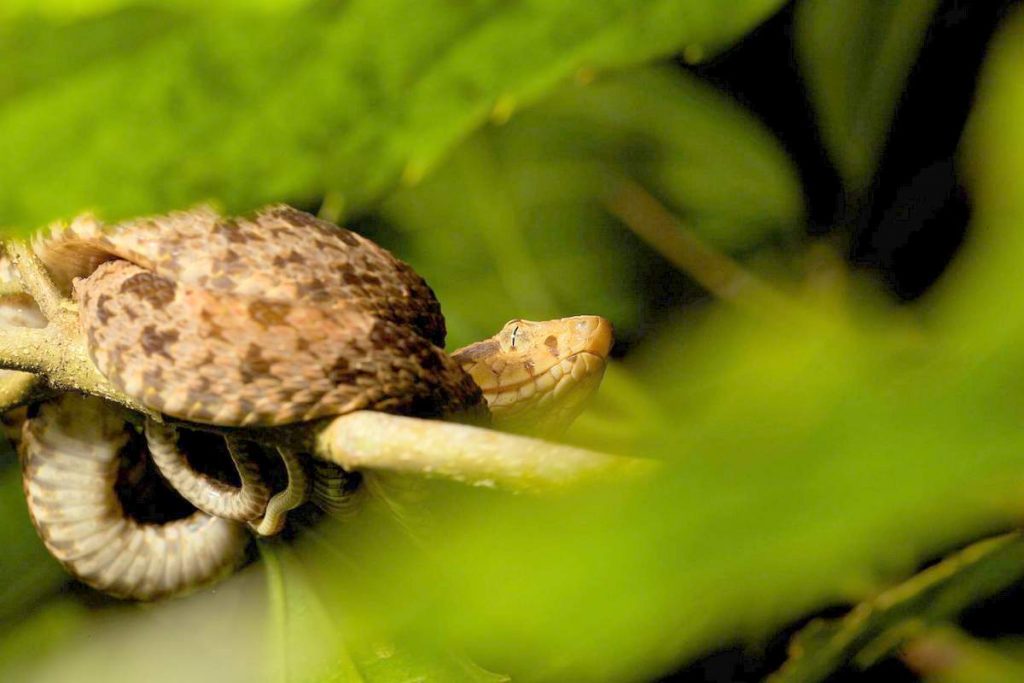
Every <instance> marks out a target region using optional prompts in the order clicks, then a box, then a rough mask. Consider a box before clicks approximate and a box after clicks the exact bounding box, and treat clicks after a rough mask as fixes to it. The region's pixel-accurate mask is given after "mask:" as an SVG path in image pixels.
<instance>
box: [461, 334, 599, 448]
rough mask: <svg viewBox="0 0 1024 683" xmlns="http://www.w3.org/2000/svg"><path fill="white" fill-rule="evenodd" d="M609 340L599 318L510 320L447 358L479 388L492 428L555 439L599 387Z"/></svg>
mask: <svg viewBox="0 0 1024 683" xmlns="http://www.w3.org/2000/svg"><path fill="white" fill-rule="evenodd" d="M612 341H613V333H612V325H611V323H609V322H608V321H607V320H605V319H604V318H601V317H600V316H595V315H580V316H574V317H571V318H559V319H557V320H546V321H543V322H535V321H531V320H512V321H509V322H508V323H506V324H505V326H504V327H503V328H502V329H501V331H500V332H498V334H496V335H494V336H493V337H491V338H489V339H485V340H483V341H479V342H476V343H475V344H470V345H469V346H466V347H464V348H462V349H459V350H457V351H455V352H454V353H453V354H452V357H453V358H454V359H455V361H456V362H458V363H459V364H460V365H461V366H462V368H463V370H465V371H466V372H467V373H468V374H469V375H470V377H472V378H473V380H474V381H475V382H476V383H477V384H478V385H479V386H480V388H481V390H482V391H483V393H484V397H485V398H486V399H487V405H488V408H490V411H491V415H492V418H493V422H494V425H495V426H496V427H498V428H499V429H504V430H507V431H514V432H528V433H530V434H538V435H544V436H556V435H558V434H560V433H561V432H563V431H564V430H565V429H566V428H567V427H568V426H569V424H570V423H571V422H572V421H573V420H574V419H576V416H577V415H579V413H580V411H582V410H583V408H584V406H585V405H586V402H587V399H589V398H590V397H591V396H592V395H593V394H594V392H595V390H596V389H597V387H598V386H599V385H600V383H601V378H602V377H603V375H604V369H605V365H606V363H607V359H608V353H609V352H610V351H611V347H612Z"/></svg>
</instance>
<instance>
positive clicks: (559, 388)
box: [484, 351, 605, 408]
mask: <svg viewBox="0 0 1024 683" xmlns="http://www.w3.org/2000/svg"><path fill="white" fill-rule="evenodd" d="M604 367H605V357H604V356H602V355H599V354H596V353H593V352H591V351H577V352H576V353H574V354H572V355H569V356H566V357H565V358H562V359H561V360H560V361H559V362H558V363H555V364H554V365H552V366H551V367H550V368H548V369H547V370H546V371H544V372H541V373H537V374H536V375H535V376H534V377H532V378H531V379H526V380H522V381H520V382H515V383H511V384H502V385H500V386H494V387H490V388H487V389H485V390H484V395H485V396H486V397H487V402H488V404H489V405H490V406H491V407H492V408H502V407H504V406H508V405H510V404H512V403H514V402H516V401H525V400H528V399H533V400H540V399H541V398H542V397H544V398H546V397H551V398H552V399H554V398H558V397H559V396H561V395H562V394H564V393H565V392H567V391H570V390H571V388H572V387H573V386H575V385H576V384H578V383H580V382H582V380H583V379H584V378H586V377H587V376H589V375H593V374H595V373H601V372H602V371H603V370H604ZM538 394H539V395H540V396H538Z"/></svg>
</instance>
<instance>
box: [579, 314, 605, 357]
mask: <svg viewBox="0 0 1024 683" xmlns="http://www.w3.org/2000/svg"><path fill="white" fill-rule="evenodd" d="M572 325H573V329H574V331H575V333H576V337H577V339H579V340H580V346H579V350H580V351H585V352H587V353H592V354H594V355H595V356H600V357H601V358H607V357H608V354H609V353H611V350H612V344H613V343H614V341H615V331H614V329H613V327H612V324H611V323H610V322H609V321H608V320H606V319H605V318H602V317H601V316H599V315H578V316H575V317H574V318H573V319H572Z"/></svg>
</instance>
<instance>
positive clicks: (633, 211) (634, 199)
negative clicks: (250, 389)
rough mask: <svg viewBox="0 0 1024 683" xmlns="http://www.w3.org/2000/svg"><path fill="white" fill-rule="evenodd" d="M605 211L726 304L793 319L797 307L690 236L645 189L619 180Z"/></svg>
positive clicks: (676, 219) (607, 201)
mask: <svg viewBox="0 0 1024 683" xmlns="http://www.w3.org/2000/svg"><path fill="white" fill-rule="evenodd" d="M605 205H606V206H607V208H608V210H609V211H611V212H612V213H613V214H614V215H615V216H617V217H618V218H619V219H620V220H621V221H622V222H623V223H625V224H626V225H627V226H628V227H629V228H630V230H632V231H633V232H634V233H635V234H636V235H637V236H638V237H640V239H642V240H643V241H645V242H647V244H649V245H650V246H651V247H653V248H654V249H655V250H656V251H657V252H658V253H660V254H661V255H662V256H664V257H665V258H666V259H667V260H668V261H670V262H671V263H672V264H673V265H674V266H676V267H677V268H679V269H680V270H682V271H683V272H685V273H686V274H687V275H689V276H690V277H692V278H693V279H694V280H696V281H697V283H699V284H700V285H701V286H702V287H704V288H705V289H707V290H708V291H709V292H710V293H712V294H713V295H715V296H716V297H718V298H719V299H721V300H723V301H727V302H729V303H731V304H734V305H736V306H738V307H741V308H744V309H747V310H751V311H753V312H755V313H757V314H759V315H764V314H765V313H769V314H780V313H781V314H784V315H787V316H788V315H792V314H793V313H794V310H795V308H796V306H795V304H794V302H793V301H792V300H791V299H789V298H787V297H786V296H785V295H783V294H781V293H780V292H778V291H777V290H775V289H773V288H772V287H771V286H769V285H768V284H766V283H765V282H764V281H762V280H761V279H760V278H758V277H757V276H755V275H754V274H752V273H751V272H750V271H748V270H747V269H745V268H743V267H742V266H741V265H740V264H738V263H736V261H733V260H732V259H731V258H729V257H728V256H727V255H725V254H723V253H722V252H720V251H718V250H717V249H714V248H712V247H711V246H710V245H708V244H707V243H705V242H704V241H703V240H701V239H700V238H699V237H697V235H695V234H694V233H693V231H692V230H689V229H688V228H687V227H686V225H685V224H684V223H683V222H682V221H681V220H680V219H679V218H677V217H676V216H675V215H673V214H672V212H670V211H669V210H668V209H667V208H665V206H664V205H662V203H661V202H659V201H658V200H657V199H656V198H655V197H654V196H653V195H651V193H649V192H648V191H647V190H646V189H644V188H643V187H642V186H641V185H640V184H638V183H636V182H634V181H633V180H630V179H629V178H624V177H623V178H619V179H618V181H617V182H616V184H615V187H614V190H613V191H612V193H611V194H610V195H609V196H608V198H607V200H606V202H605Z"/></svg>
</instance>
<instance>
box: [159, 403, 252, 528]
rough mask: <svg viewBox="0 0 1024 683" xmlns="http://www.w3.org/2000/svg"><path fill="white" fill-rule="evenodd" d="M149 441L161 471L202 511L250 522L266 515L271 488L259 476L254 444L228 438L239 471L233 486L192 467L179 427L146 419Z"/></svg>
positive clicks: (232, 457)
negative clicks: (183, 446) (253, 450)
mask: <svg viewBox="0 0 1024 683" xmlns="http://www.w3.org/2000/svg"><path fill="white" fill-rule="evenodd" d="M146 441H147V442H148V443H149V452H150V455H151V457H152V459H153V463H154V464H155V465H156V466H157V469H159V470H160V474H162V475H163V477H164V479H166V480H167V483H169V484H170V485H171V486H172V487H173V488H174V489H175V490H176V491H177V492H178V493H180V494H181V496H182V497H183V498H184V499H185V500H187V501H188V502H190V503H192V504H193V505H195V506H196V507H197V508H199V509H200V510H202V511H203V512H205V513H207V514H210V515H213V516H215V517H223V518H225V519H233V520H236V521H239V522H248V521H250V520H252V519H256V518H257V517H260V516H262V515H263V514H264V511H265V510H266V508H267V502H268V501H269V500H270V488H269V487H268V486H267V485H266V483H265V482H264V481H263V477H262V476H261V475H260V469H259V465H258V464H257V462H256V458H255V457H254V455H253V454H252V453H251V450H252V449H253V448H255V444H252V443H251V442H246V441H241V440H238V439H227V440H226V441H227V446H228V453H229V454H230V455H231V461H232V463H234V466H235V469H236V470H237V472H238V478H239V480H240V481H241V486H239V487H234V486H230V485H228V484H225V483H224V482H221V481H220V480H218V479H215V478H213V477H209V476H207V475H205V474H201V473H199V472H196V471H195V470H194V469H192V466H191V465H190V464H189V463H188V460H187V459H186V457H185V454H184V453H183V452H182V451H181V449H180V448H179V447H178V430H177V429H175V428H174V427H172V426H170V425H167V424H161V423H159V422H156V421H155V420H146Z"/></svg>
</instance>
